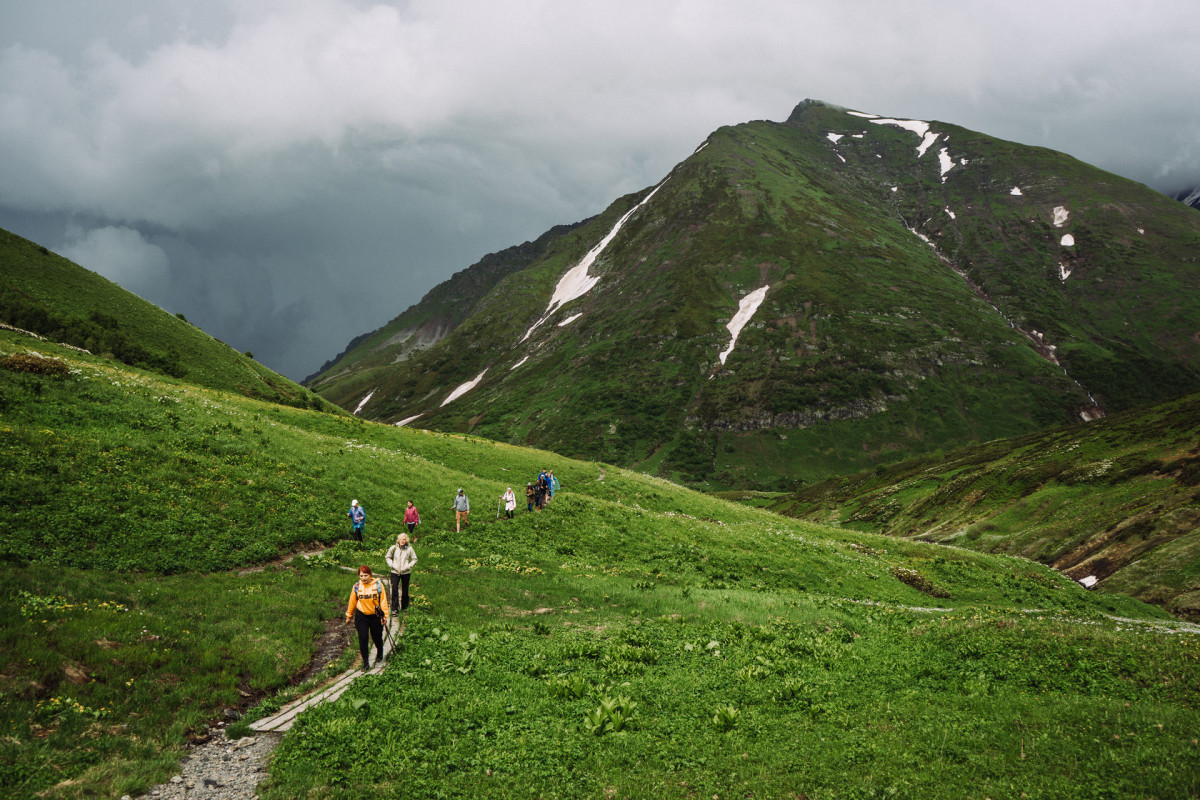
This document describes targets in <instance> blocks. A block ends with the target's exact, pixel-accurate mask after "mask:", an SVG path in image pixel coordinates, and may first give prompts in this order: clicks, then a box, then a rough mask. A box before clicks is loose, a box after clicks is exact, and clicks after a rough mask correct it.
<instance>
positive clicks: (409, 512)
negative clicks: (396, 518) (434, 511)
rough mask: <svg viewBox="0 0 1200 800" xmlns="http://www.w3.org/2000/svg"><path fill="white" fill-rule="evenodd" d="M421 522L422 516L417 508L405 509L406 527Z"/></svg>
mask: <svg viewBox="0 0 1200 800" xmlns="http://www.w3.org/2000/svg"><path fill="white" fill-rule="evenodd" d="M420 521H421V515H420V514H418V513H417V507H416V506H409V507H408V508H406V509H404V524H405V525H407V524H408V523H410V522H418V523H419V522H420Z"/></svg>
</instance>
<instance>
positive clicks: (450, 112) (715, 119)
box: [0, 0, 1200, 379]
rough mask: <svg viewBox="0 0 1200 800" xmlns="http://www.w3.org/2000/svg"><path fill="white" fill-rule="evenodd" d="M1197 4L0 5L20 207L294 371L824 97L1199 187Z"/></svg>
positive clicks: (83, 255) (423, 1)
mask: <svg viewBox="0 0 1200 800" xmlns="http://www.w3.org/2000/svg"><path fill="white" fill-rule="evenodd" d="M1197 20H1198V12H1197V6H1196V5H1195V2H1194V0H1170V1H1168V0H1162V1H1161V2H1155V1H1154V0H1146V1H1145V2H1139V1H1138V0H1122V1H1121V2H1102V3H1098V2H1096V1H1095V0H1086V1H1084V0H1080V2H1055V0H1037V2H1029V1H1028V0H1007V1H1006V2H975V1H973V0H959V2H957V3H946V2H944V0H938V2H922V1H920V0H908V1H907V2H896V1H895V0H879V1H877V0H854V1H853V2H835V0H826V2H820V3H816V2H807V0H730V1H728V2H717V1H716V0H695V1H694V2H666V1H665V0H664V1H661V2H660V1H658V0H632V1H630V0H598V1H597V2H577V1H576V0H557V1H556V2H551V1H550V0H547V1H546V2H532V1H531V0H413V2H398V1H397V2H368V1H367V0H104V1H103V2H97V0H37V1H36V2H31V0H0V170H2V172H0V227H3V228H7V229H8V230H11V231H13V232H15V233H18V234H20V235H22V236H25V237H27V238H30V239H33V240H34V241H36V242H38V243H39V244H42V245H45V246H46V247H48V248H50V249H52V250H55V251H56V252H59V253H61V254H63V255H65V256H67V257H69V258H71V259H72V260H74V261H76V262H77V263H79V264H82V265H83V266H85V267H88V268H89V269H93V270H96V271H97V272H99V273H101V274H103V275H105V276H107V277H109V278H111V279H112V280H114V281H116V282H118V283H120V284H121V285H122V286H124V287H125V288H127V289H129V290H131V291H133V292H136V293H137V294H139V295H141V296H142V297H145V298H146V299H148V300H151V301H153V302H155V303H157V304H158V305H160V306H162V307H163V308H164V309H166V310H167V311H170V312H172V313H175V312H182V313H183V314H185V315H186V316H187V318H188V319H189V320H190V321H192V322H194V323H196V324H198V325H200V326H201V327H203V328H204V329H205V330H207V331H209V332H210V333H212V334H213V335H214V336H217V337H218V338H220V339H223V340H225V341H227V342H229V343H230V344H231V345H233V346H234V347H236V348H237V349H238V350H250V351H252V352H253V353H254V355H255V356H256V358H258V360H259V361H261V362H263V363H264V364H266V365H268V366H270V367H272V368H274V369H276V370H278V371H280V372H282V373H284V374H285V375H288V376H289V377H292V378H295V379H300V378H303V377H305V376H306V375H308V374H309V373H311V372H313V371H315V370H316V369H317V368H318V367H319V366H320V365H321V364H322V363H323V362H324V361H326V360H327V359H329V358H332V357H333V356H334V355H336V354H337V353H338V352H339V351H340V350H341V349H342V348H343V347H344V346H345V345H346V344H347V342H348V341H349V340H350V339H351V338H352V337H354V336H357V335H359V334H361V333H365V332H367V331H369V330H373V329H374V328H377V327H378V326H380V325H382V324H383V323H385V322H386V321H387V320H389V319H391V318H392V317H394V316H395V315H397V314H398V313H400V312H401V311H403V310H404V309H405V308H407V307H408V306H409V305H411V304H412V303H415V302H417V301H418V300H419V299H420V298H421V296H422V295H423V294H424V293H425V292H426V291H428V290H429V289H430V288H432V287H433V286H434V285H436V284H437V283H439V282H441V281H442V280H445V279H446V278H448V277H449V276H450V275H451V274H452V273H454V272H456V271H458V270H460V269H462V268H464V267H466V266H468V265H470V264H472V263H474V262H475V261H477V260H478V259H479V258H480V257H481V256H483V255H484V254H486V253H489V252H492V251H495V250H500V249H503V248H505V247H508V246H511V245H514V244H519V243H521V242H523V241H526V240H529V239H533V238H536V237H537V236H538V235H540V234H541V233H543V232H544V231H545V230H546V229H547V228H549V227H550V226H552V225H556V224H560V223H568V222H575V221H578V220H580V219H583V218H585V217H588V216H590V215H592V214H596V213H598V212H600V211H601V210H603V209H604V208H605V207H606V206H607V205H608V204H609V203H610V202H612V201H613V200H614V199H615V198H617V197H618V196H620V195H622V194H625V193H628V192H632V191H635V190H638V189H642V188H644V187H647V186H649V185H651V184H653V183H656V182H657V181H658V180H660V179H661V178H662V177H663V176H664V175H665V174H666V173H667V172H668V171H669V170H670V168H671V167H672V166H673V165H674V164H676V163H678V162H679V161H681V160H683V159H684V158H686V157H687V156H688V155H689V154H690V153H691V152H692V150H693V149H694V148H695V147H696V146H697V145H698V144H699V143H700V142H701V141H703V140H704V138H705V137H706V136H707V135H708V134H709V133H710V132H711V131H713V130H714V129H716V128H718V127H720V126H721V125H731V124H737V123H740V122H746V121H749V120H754V119H771V120H783V119H786V118H787V116H788V114H789V113H790V112H791V110H792V108H793V107H794V106H795V105H796V103H798V102H799V101H801V100H803V99H805V98H810V97H811V98H816V99H820V100H825V101H828V102H831V103H836V104H839V105H844V106H849V107H851V108H857V109H860V110H864V111H869V112H872V113H877V114H883V115H888V116H898V117H908V118H917V119H926V120H928V119H938V120H942V121H946V122H952V123H955V124H959V125H963V126H966V127H968V128H972V129H975V130H979V131H982V132H984V133H989V134H992V135H994V136H1000V137H1002V138H1006V139H1012V140H1015V141H1018V142H1022V143H1026V144H1034V145H1041V146H1045V147H1051V148H1054V149H1056V150H1061V151H1064V152H1067V153H1070V154H1071V155H1074V156H1076V157H1077V158H1080V159H1083V160H1084V161H1088V162H1090V163H1093V164H1096V165H1097V166H1100V167H1103V168H1104V169H1107V170H1110V171H1112V172H1116V173H1118V174H1121V175H1124V176H1127V177H1130V178H1133V179H1135V180H1139V181H1142V182H1144V183H1146V184H1148V185H1150V186H1152V187H1154V188H1156V189H1159V190H1162V191H1168V190H1172V189H1176V188H1183V187H1184V186H1189V185H1194V184H1197V183H1200V24H1198V21H1197Z"/></svg>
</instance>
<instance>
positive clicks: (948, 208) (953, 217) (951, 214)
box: [946, 206, 958, 219]
mask: <svg viewBox="0 0 1200 800" xmlns="http://www.w3.org/2000/svg"><path fill="white" fill-rule="evenodd" d="M946 213H947V214H948V215H949V216H950V219H958V217H956V216H954V212H953V211H951V210H950V206H946Z"/></svg>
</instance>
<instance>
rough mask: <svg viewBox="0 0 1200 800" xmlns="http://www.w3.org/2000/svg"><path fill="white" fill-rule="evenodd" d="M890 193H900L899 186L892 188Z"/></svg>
mask: <svg viewBox="0 0 1200 800" xmlns="http://www.w3.org/2000/svg"><path fill="white" fill-rule="evenodd" d="M892 191H893V192H898V191H900V187H899V186H893V187H892Z"/></svg>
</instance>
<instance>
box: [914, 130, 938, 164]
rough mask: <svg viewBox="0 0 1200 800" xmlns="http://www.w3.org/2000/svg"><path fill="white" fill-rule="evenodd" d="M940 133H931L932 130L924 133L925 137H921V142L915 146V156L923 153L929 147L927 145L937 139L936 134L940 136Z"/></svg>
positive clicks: (918, 156)
mask: <svg viewBox="0 0 1200 800" xmlns="http://www.w3.org/2000/svg"><path fill="white" fill-rule="evenodd" d="M940 135H941V134H938V133H932V132H931V133H927V134H925V138H924V139H922V140H921V144H920V145H918V146H917V158H920V157H921V156H923V155H925V151H926V150H928V149H929V146H930V145H931V144H933V143H934V142H936V141H937V140H938V136H940Z"/></svg>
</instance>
